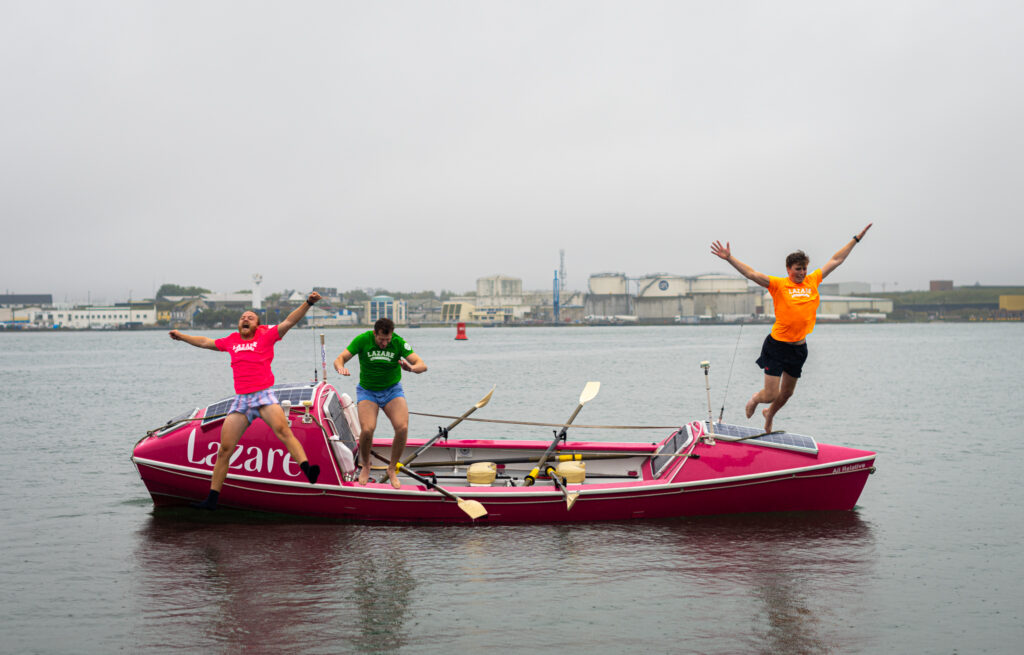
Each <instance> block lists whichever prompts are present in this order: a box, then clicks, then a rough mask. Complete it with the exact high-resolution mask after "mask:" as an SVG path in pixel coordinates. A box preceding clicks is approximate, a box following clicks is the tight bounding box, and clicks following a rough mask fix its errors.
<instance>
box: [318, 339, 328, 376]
mask: <svg viewBox="0 0 1024 655" xmlns="http://www.w3.org/2000/svg"><path fill="white" fill-rule="evenodd" d="M320 366H322V367H323V371H324V382H327V349H326V347H325V346H324V333H323V332H321V333H320Z"/></svg>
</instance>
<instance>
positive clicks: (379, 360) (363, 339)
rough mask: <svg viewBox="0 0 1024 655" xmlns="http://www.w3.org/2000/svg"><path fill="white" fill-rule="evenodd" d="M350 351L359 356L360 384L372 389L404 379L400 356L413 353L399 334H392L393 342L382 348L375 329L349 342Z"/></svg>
mask: <svg viewBox="0 0 1024 655" xmlns="http://www.w3.org/2000/svg"><path fill="white" fill-rule="evenodd" d="M348 351H349V352H350V353H352V354H353V355H358V356H359V386H361V387H362V388H364V389H369V390H370V391H383V390H384V389H387V388H388V387H392V386H394V385H396V384H398V382H399V380H401V379H402V366H401V365H400V364H399V363H398V359H399V358H400V357H408V356H409V355H411V354H412V352H413V350H412V347H411V346H410V345H409V344H407V343H406V342H405V339H403V338H402V337H400V336H398V335H397V334H394V333H392V334H391V343H389V344H388V347H387V348H380V347H379V346H378V345H377V342H376V341H375V340H374V339H373V330H370V331H369V332H363V333H362V334H360V335H358V336H356V338H354V339H352V343H350V344H348Z"/></svg>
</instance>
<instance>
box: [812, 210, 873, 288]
mask: <svg viewBox="0 0 1024 655" xmlns="http://www.w3.org/2000/svg"><path fill="white" fill-rule="evenodd" d="M872 225H874V223H868V226H867V227H866V228H864V229H863V230H861V231H860V234H856V235H854V237H853V238H852V239H850V241H849V242H848V243H847V244H846V245H845V246H843V247H842V248H840V249H839V250H838V251H837V252H836V254H834V255H832V259H830V260H828V261H827V262H825V265H824V266H822V267H821V279H823V280H824V279H825V278H826V277H828V274H829V273H831V272H832V271H834V270H836V269H837V268H839V265H840V264H842V263H843V262H845V261H846V258H847V257H849V256H850V253H851V252H852V251H853V247H854V246H855V245H857V244H858V243H860V240H861V239H863V238H864V235H865V234H867V233H868V230H869V229H871V226H872Z"/></svg>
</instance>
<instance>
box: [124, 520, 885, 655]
mask: <svg viewBox="0 0 1024 655" xmlns="http://www.w3.org/2000/svg"><path fill="white" fill-rule="evenodd" d="M135 557H136V564H137V568H138V570H139V574H138V575H137V580H138V581H139V582H138V584H139V588H138V589H137V590H136V593H135V599H134V600H135V602H137V603H138V604H140V605H141V607H140V608H139V609H140V612H139V615H140V620H139V623H138V625H137V626H136V630H135V631H134V633H133V637H134V645H135V646H137V647H139V648H149V647H156V646H160V647H175V646H179V647H182V648H185V647H188V648H197V647H210V648H213V649H214V650H221V651H224V650H227V651H232V652H234V651H239V652H242V651H251V650H255V651H277V650H288V651H289V652H309V653H317V652H348V651H359V652H378V653H387V652H396V653H397V652H413V651H416V650H418V649H419V648H421V647H422V645H423V644H442V643H443V644H445V646H446V649H448V650H450V651H451V652H466V651H468V650H472V649H475V648H479V647H480V646H481V645H483V644H485V643H519V641H521V640H522V639H523V634H524V633H523V631H524V629H525V630H528V632H529V634H530V642H531V643H543V644H546V645H548V646H549V647H556V648H559V647H560V648H564V649H568V650H570V651H571V650H572V649H573V648H578V647H580V646H581V644H582V643H583V642H581V641H580V639H581V638H583V637H585V636H586V634H588V631H593V630H594V629H595V628H597V627H600V628H601V630H602V634H604V635H605V636H604V637H603V638H602V646H603V647H604V648H605V650H604V651H602V652H618V651H620V650H627V649H629V648H631V647H635V644H636V643H637V640H642V643H645V644H646V645H647V647H648V648H649V649H651V650H652V651H653V652H706V653H711V652H764V653H813V652H825V651H828V650H830V649H836V650H838V651H843V650H854V649H861V648H863V647H864V645H865V644H864V641H863V637H862V635H859V634H857V635H854V634H851V632H850V631H849V630H848V629H847V627H846V626H848V620H849V619H850V617H851V616H856V614H857V613H858V612H862V611H863V608H860V607H859V605H858V603H859V602H860V601H859V599H860V597H861V596H862V592H863V584H864V583H865V580H866V579H868V578H869V577H870V575H871V572H872V567H873V562H874V561H875V560H876V555H875V553H874V538H873V535H872V530H871V528H870V526H869V525H868V524H867V523H865V522H864V521H862V520H861V519H860V518H859V517H858V516H857V514H856V513H854V512H837V513H813V514H792V515H774V516H733V517H710V518H699V519H680V520H666V521H635V522H622V523H611V524H589V525H544V526H393V525H392V526H389V525H384V526H379V525H376V526H370V525H358V524H339V523H298V522H294V521H291V520H288V521H279V520H274V519H267V518H264V517H260V516H258V515H246V514H241V513H234V514H233V513H230V512H224V513H223V514H218V515H216V517H215V518H210V519H206V518H205V515H201V516H200V517H198V518H197V517H196V516H195V515H193V514H190V513H187V512H177V513H175V512H171V513H163V512H161V513H158V514H156V515H154V516H152V517H151V518H150V520H149V521H148V522H147V523H146V525H145V526H144V527H143V529H142V530H140V531H139V533H138V542H137V544H136V549H135ZM836 607H842V608H843V610H842V615H841V616H840V615H838V614H837V612H838V610H836V609H835V608H836ZM623 617H628V620H623ZM609 626H614V627H615V629H614V630H609V629H608V627H609ZM854 637H856V638H857V639H858V641H856V642H854V641H852V640H853V639H854ZM631 645H632V646H631ZM599 650H600V649H599Z"/></svg>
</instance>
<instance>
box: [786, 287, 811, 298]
mask: <svg viewBox="0 0 1024 655" xmlns="http://www.w3.org/2000/svg"><path fill="white" fill-rule="evenodd" d="M787 291H789V297H790V298H810V297H811V288H810V287H792V288H790V289H787Z"/></svg>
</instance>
